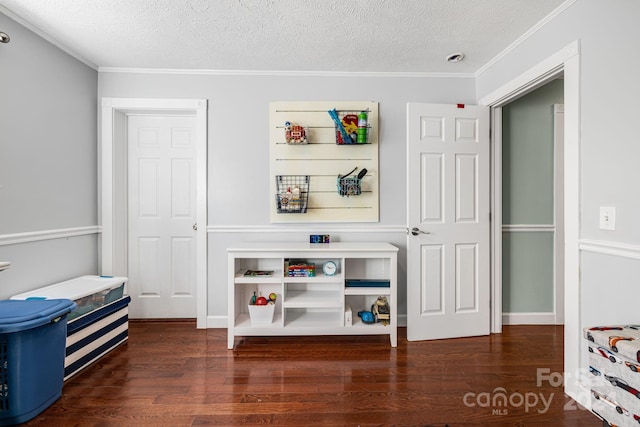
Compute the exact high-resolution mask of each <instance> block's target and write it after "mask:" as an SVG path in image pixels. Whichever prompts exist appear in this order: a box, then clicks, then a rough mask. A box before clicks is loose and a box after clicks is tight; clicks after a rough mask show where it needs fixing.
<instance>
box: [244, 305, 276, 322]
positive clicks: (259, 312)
mask: <svg viewBox="0 0 640 427" xmlns="http://www.w3.org/2000/svg"><path fill="white" fill-rule="evenodd" d="M248 307H249V317H251V324H252V325H264V324H269V323H273V314H274V313H275V311H276V305H275V304H267V305H251V304H249V305H248Z"/></svg>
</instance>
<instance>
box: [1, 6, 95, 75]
mask: <svg viewBox="0 0 640 427" xmlns="http://www.w3.org/2000/svg"><path fill="white" fill-rule="evenodd" d="M0 12H2V13H3V14H5V15H7V16H8V17H9V18H10V19H12V20H13V21H15V22H17V23H18V24H20V25H22V26H23V27H25V28H26V29H28V30H29V31H31V32H33V33H35V34H36V35H37V36H39V37H41V38H43V39H44V40H46V41H48V42H49V43H51V44H52V45H54V46H55V47H57V48H58V49H60V50H61V51H63V52H65V53H66V54H68V55H70V56H72V57H74V58H75V59H77V60H78V61H80V62H82V63H83V64H84V65H86V66H87V67H89V68H92V69H94V70H96V71H98V66H97V65H96V64H94V63H93V62H91V61H89V60H88V59H87V58H85V57H84V56H82V55H80V54H79V53H78V52H76V51H74V50H72V49H70V48H69V47H67V46H66V45H64V44H62V43H61V42H59V41H58V40H56V39H54V38H53V37H51V36H50V35H49V34H47V33H46V32H44V31H42V30H41V29H40V28H38V27H36V26H35V25H33V24H31V23H30V22H27V21H26V20H25V19H24V18H22V17H20V16H19V15H16V14H15V13H13V12H12V11H11V10H9V9H7V8H6V7H5V6H3V5H0Z"/></svg>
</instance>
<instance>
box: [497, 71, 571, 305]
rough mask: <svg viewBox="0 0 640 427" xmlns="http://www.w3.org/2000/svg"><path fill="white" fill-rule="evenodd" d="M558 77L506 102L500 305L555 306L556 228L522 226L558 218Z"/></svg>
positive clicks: (560, 87)
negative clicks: (504, 227) (555, 110)
mask: <svg viewBox="0 0 640 427" xmlns="http://www.w3.org/2000/svg"><path fill="white" fill-rule="evenodd" d="M563 89H564V85H563V81H562V80H561V79H557V80H554V81H552V82H550V83H548V84H547V85H545V86H543V87H541V88H539V89H537V90H535V91H533V92H530V93H528V94H527V95H525V96H523V97H522V98H519V99H517V100H516V101H513V102H512V103H510V104H508V105H506V106H504V107H502V223H503V225H512V226H515V227H512V228H511V229H509V230H508V231H507V230H503V233H502V241H503V248H502V261H503V264H502V310H503V312H505V313H553V312H554V287H553V280H554V247H553V232H552V231H535V232H533V231H529V230H527V231H522V228H520V227H518V226H530V225H553V224H554V200H553V198H554V170H553V168H554V143H553V142H554V141H553V140H554V134H553V124H554V123H553V122H554V114H553V104H562V103H563V97H564V94H563Z"/></svg>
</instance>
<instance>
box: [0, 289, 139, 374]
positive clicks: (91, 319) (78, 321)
mask: <svg viewBox="0 0 640 427" xmlns="http://www.w3.org/2000/svg"><path fill="white" fill-rule="evenodd" d="M127 280H128V279H127V278H126V277H113V276H81V277H77V278H75V279H71V280H67V281H65V282H60V283H55V284H53V285H49V286H45V287H43V288H39V289H35V290H33V291H29V292H25V293H22V294H19V295H14V296H12V297H11V299H12V300H27V299H59V298H64V299H70V300H73V301H74V302H75V303H76V305H77V307H76V309H75V310H73V311H72V312H71V313H69V315H68V317H67V320H68V322H67V339H66V356H65V359H64V379H65V381H66V380H67V379H69V378H70V377H71V376H73V375H75V374H76V373H77V372H79V371H81V370H82V369H83V368H85V367H86V366H89V365H90V364H92V363H93V362H95V361H96V360H98V359H99V358H101V357H102V356H104V355H105V354H107V353H108V352H110V351H111V350H113V349H114V348H116V347H117V346H119V345H120V344H122V343H124V342H126V341H127V340H128V338H129V302H130V301H131V298H130V297H129V296H127V295H124V288H125V284H126V283H127Z"/></svg>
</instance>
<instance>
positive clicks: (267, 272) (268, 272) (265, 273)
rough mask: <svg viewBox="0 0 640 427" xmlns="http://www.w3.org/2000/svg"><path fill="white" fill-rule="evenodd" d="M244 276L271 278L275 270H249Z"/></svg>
mask: <svg viewBox="0 0 640 427" xmlns="http://www.w3.org/2000/svg"><path fill="white" fill-rule="evenodd" d="M244 275H245V277H271V276H273V270H247V271H245V273H244Z"/></svg>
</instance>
